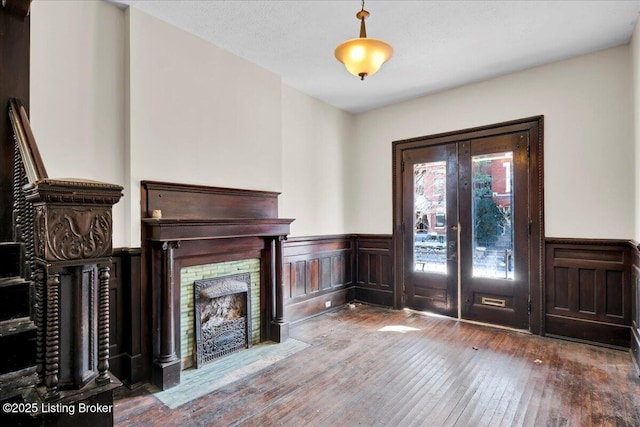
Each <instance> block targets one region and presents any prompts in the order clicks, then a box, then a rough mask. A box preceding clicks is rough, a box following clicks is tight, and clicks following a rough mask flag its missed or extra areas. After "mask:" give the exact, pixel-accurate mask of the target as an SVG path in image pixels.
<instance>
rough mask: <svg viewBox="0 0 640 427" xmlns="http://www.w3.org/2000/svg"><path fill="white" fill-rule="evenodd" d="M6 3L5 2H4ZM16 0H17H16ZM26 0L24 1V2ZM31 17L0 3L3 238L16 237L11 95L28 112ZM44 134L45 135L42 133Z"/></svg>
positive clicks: (0, 214)
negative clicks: (10, 111) (10, 110)
mask: <svg viewBox="0 0 640 427" xmlns="http://www.w3.org/2000/svg"><path fill="white" fill-rule="evenodd" d="M3 3H4V2H3ZM14 3H15V2H14ZM23 3H24V2H23ZM30 19H31V18H30V17H29V16H26V17H25V16H24V15H22V16H20V14H16V13H12V12H10V11H8V10H7V9H6V8H5V7H3V6H2V5H0V117H1V119H0V188H1V189H2V191H0V206H2V209H0V241H2V242H10V241H12V240H13V209H11V206H13V191H11V190H12V188H13V147H14V140H13V129H12V127H11V123H10V122H9V119H8V117H9V99H10V98H18V99H19V100H20V102H22V105H24V108H25V110H26V111H27V113H28V112H29V51H30V50H29V46H30V41H29V34H30V30H29V29H30ZM41 137H42V138H45V137H46V135H41Z"/></svg>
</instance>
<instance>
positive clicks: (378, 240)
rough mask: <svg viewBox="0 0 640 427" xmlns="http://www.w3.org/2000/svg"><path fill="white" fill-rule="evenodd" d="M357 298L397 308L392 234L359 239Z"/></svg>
mask: <svg viewBox="0 0 640 427" xmlns="http://www.w3.org/2000/svg"><path fill="white" fill-rule="evenodd" d="M356 264H357V267H356V271H357V278H356V286H355V298H356V299H357V300H359V301H363V302H367V303H371V304H378V305H384V306H388V307H393V295H394V294H393V292H394V291H393V276H394V275H393V239H392V237H391V236H390V235H357V236H356Z"/></svg>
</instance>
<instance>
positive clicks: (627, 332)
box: [545, 314, 631, 349]
mask: <svg viewBox="0 0 640 427" xmlns="http://www.w3.org/2000/svg"><path fill="white" fill-rule="evenodd" d="M545 330H546V335H552V336H556V337H563V338H568V339H574V340H578V341H580V342H586V343H592V344H596V345H597V344H602V345H605V346H608V347H614V348H618V349H628V348H630V346H631V328H630V327H629V326H626V325H615V324H611V323H603V322H602V323H601V322H593V321H588V320H581V319H575V318H570V317H562V316H556V315H550V314H547V315H546V317H545Z"/></svg>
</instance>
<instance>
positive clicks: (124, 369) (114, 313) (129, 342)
mask: <svg viewBox="0 0 640 427" xmlns="http://www.w3.org/2000/svg"><path fill="white" fill-rule="evenodd" d="M112 262H113V267H112V271H111V273H112V274H111V278H110V282H109V284H110V286H109V288H110V295H109V296H110V306H109V311H110V313H111V316H110V325H109V331H110V350H109V367H110V370H111V372H112V373H113V374H114V375H115V376H116V377H118V378H119V379H120V380H121V381H122V382H123V383H124V384H125V385H127V386H128V387H129V388H132V387H136V386H138V385H140V384H142V382H143V381H145V379H146V376H145V373H144V369H145V367H144V363H143V358H142V345H143V335H142V329H141V328H142V324H141V322H142V318H141V313H142V306H143V305H145V306H146V304H147V302H146V299H145V298H144V297H143V292H142V288H141V281H140V249H129V248H120V249H114V251H113V255H112Z"/></svg>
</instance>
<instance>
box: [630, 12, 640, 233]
mask: <svg viewBox="0 0 640 427" xmlns="http://www.w3.org/2000/svg"><path fill="white" fill-rule="evenodd" d="M630 49H631V61H632V71H633V82H632V83H633V84H632V87H633V101H634V108H633V121H634V124H635V127H634V142H635V173H636V174H635V201H636V203H635V219H636V221H635V234H634V239H635V241H636V242H640V21H637V22H636V27H635V29H634V31H633V37H632V38H631V45H630Z"/></svg>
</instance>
